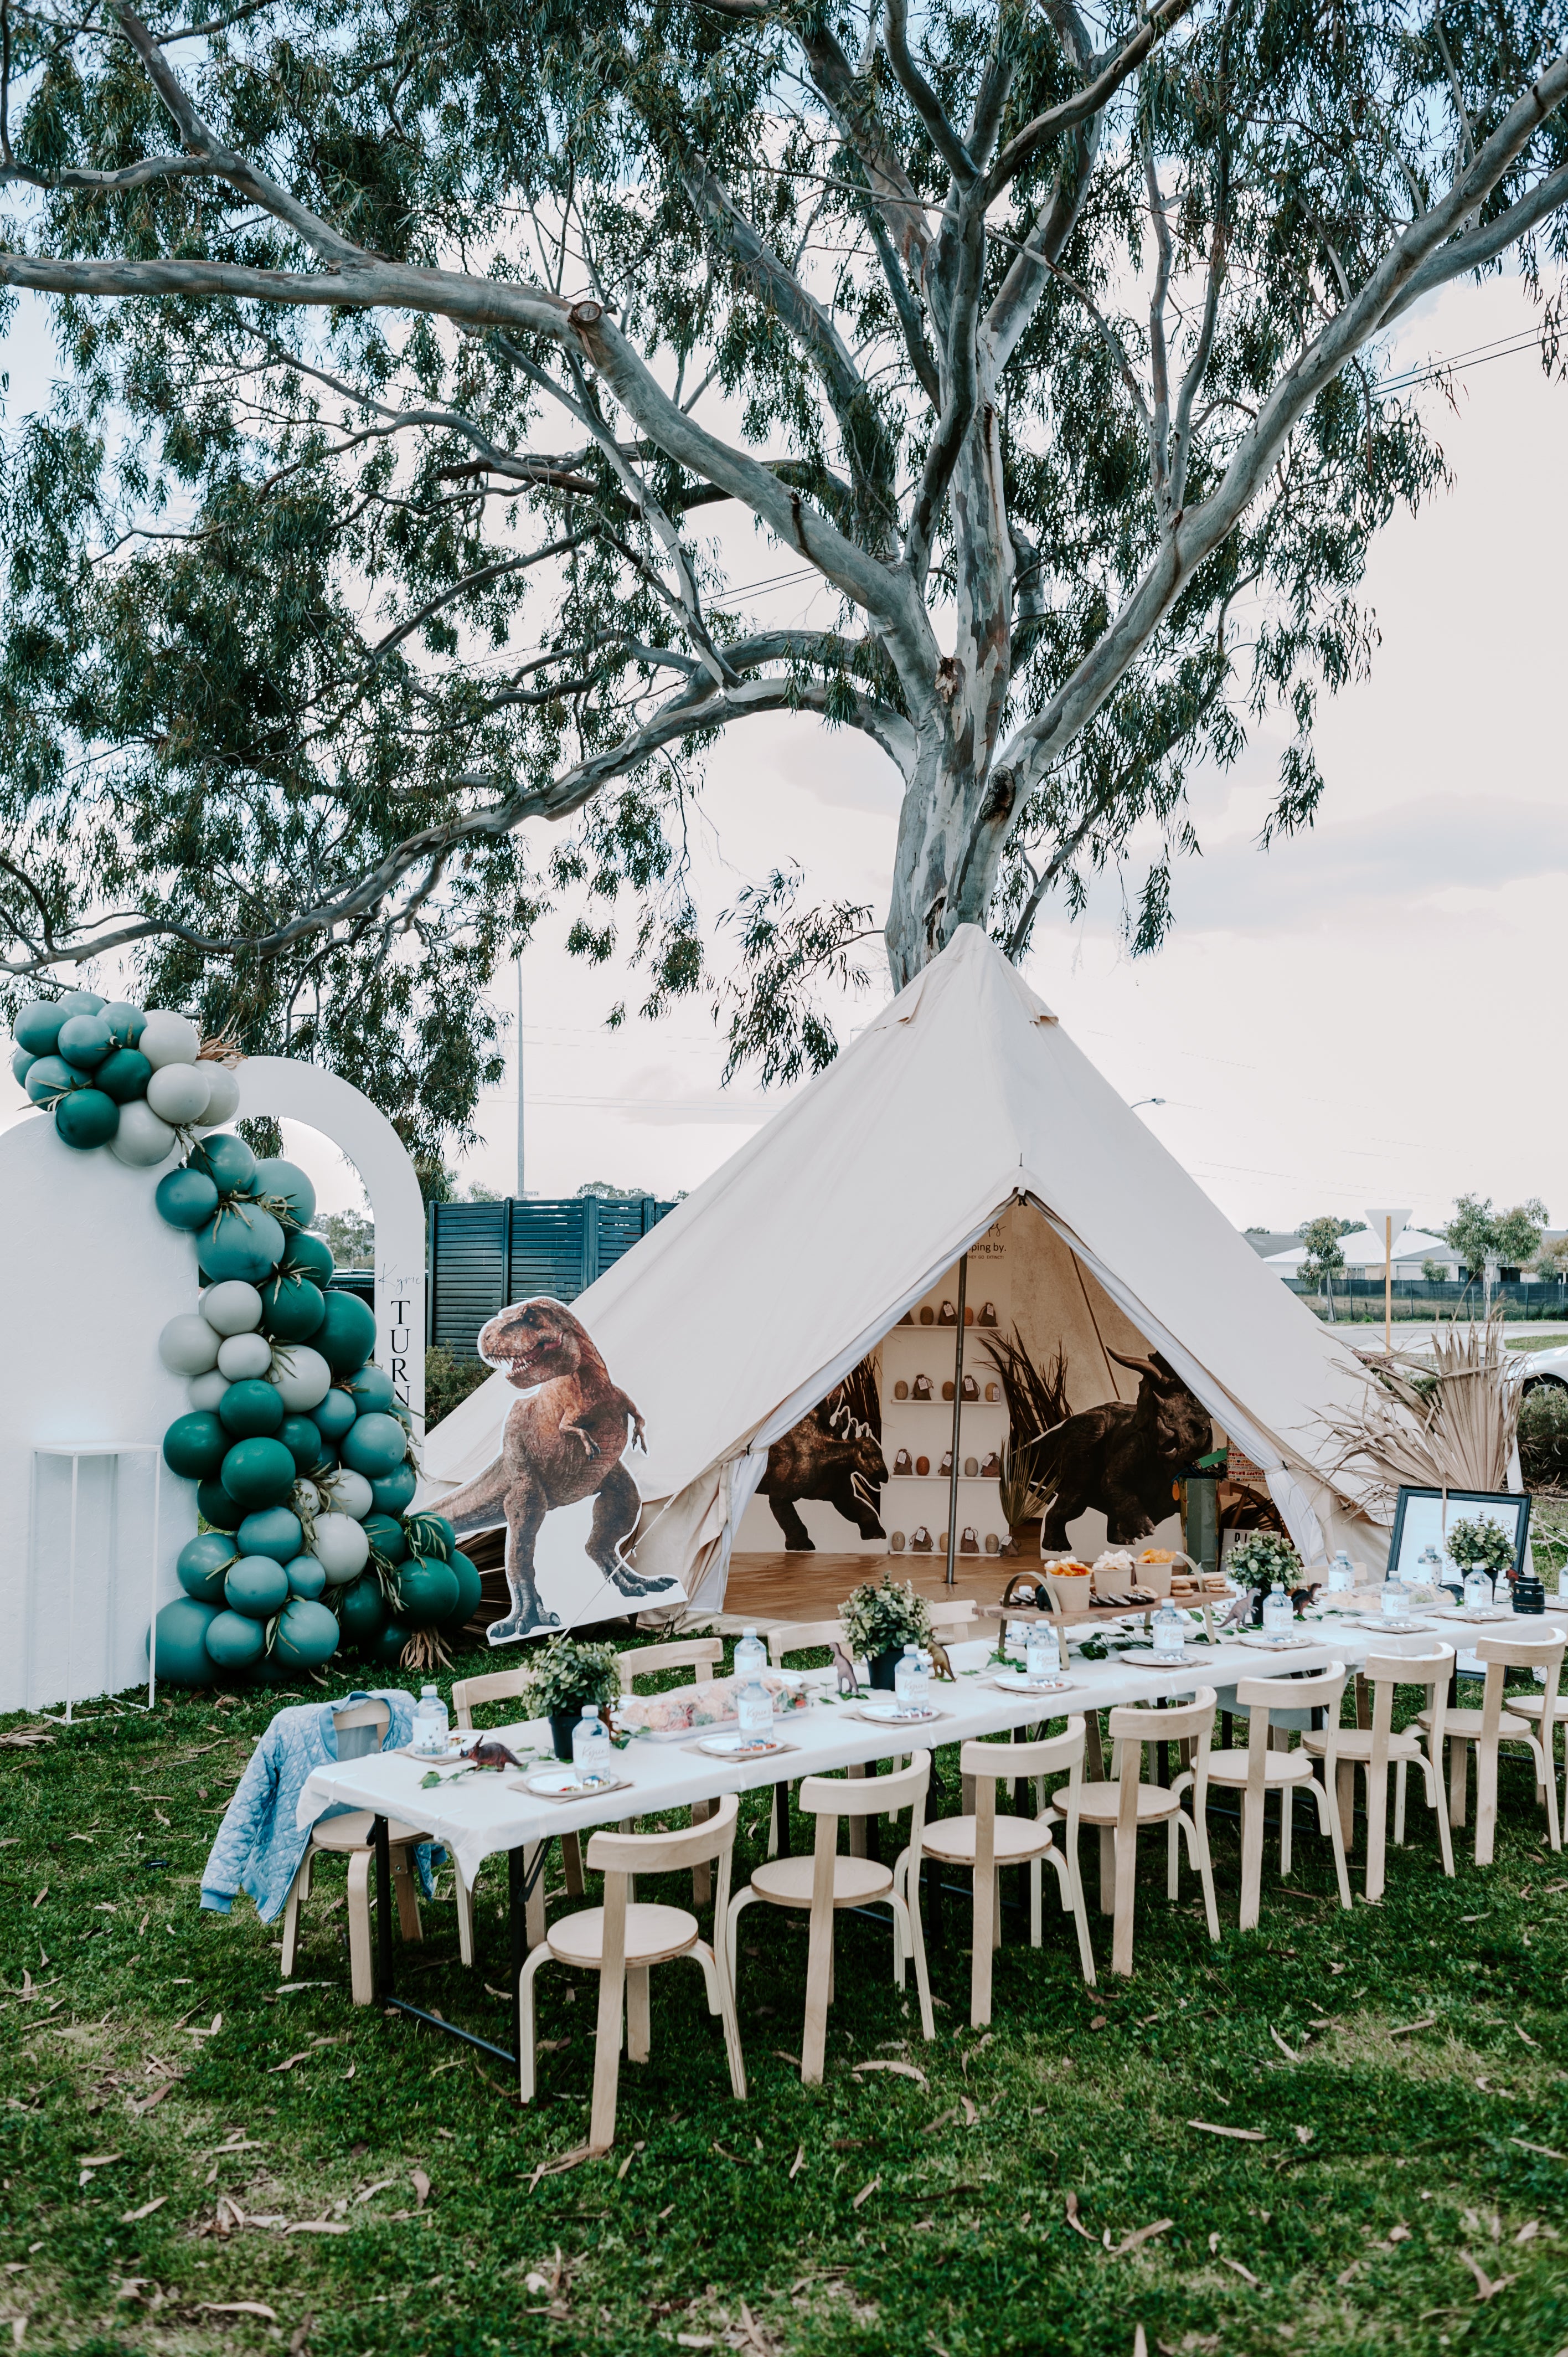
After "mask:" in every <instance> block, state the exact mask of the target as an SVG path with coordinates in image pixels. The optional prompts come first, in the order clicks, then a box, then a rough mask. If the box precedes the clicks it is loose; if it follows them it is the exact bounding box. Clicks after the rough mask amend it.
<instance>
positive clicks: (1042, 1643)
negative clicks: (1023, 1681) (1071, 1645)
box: [1024, 1620, 1061, 1686]
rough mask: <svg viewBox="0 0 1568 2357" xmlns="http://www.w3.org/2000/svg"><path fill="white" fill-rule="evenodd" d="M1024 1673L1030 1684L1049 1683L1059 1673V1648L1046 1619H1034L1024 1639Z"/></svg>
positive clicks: (1055, 1636) (1055, 1633) (1054, 1632)
mask: <svg viewBox="0 0 1568 2357" xmlns="http://www.w3.org/2000/svg"><path fill="white" fill-rule="evenodd" d="M1024 1675H1025V1676H1026V1678H1027V1679H1028V1681H1029V1684H1031V1685H1032V1686H1041V1685H1047V1684H1049V1682H1050V1681H1051V1679H1053V1678H1058V1677H1060V1675H1061V1648H1060V1647H1059V1646H1058V1643H1057V1632H1056V1631H1055V1630H1054V1629H1053V1628H1052V1627H1051V1624H1050V1622H1049V1621H1048V1620H1035V1621H1032V1622H1031V1623H1030V1625H1029V1632H1028V1634H1027V1636H1026V1638H1025V1640H1024Z"/></svg>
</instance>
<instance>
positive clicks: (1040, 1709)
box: [297, 1609, 1550, 2054]
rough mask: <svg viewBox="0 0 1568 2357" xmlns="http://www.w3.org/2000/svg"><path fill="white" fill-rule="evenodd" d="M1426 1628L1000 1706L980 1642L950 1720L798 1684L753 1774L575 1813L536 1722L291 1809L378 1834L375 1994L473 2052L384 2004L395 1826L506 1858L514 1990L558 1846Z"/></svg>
mask: <svg viewBox="0 0 1568 2357" xmlns="http://www.w3.org/2000/svg"><path fill="white" fill-rule="evenodd" d="M1420 1617H1421V1618H1422V1619H1423V1620H1425V1621H1426V1622H1427V1623H1428V1626H1427V1627H1426V1628H1425V1629H1424V1630H1423V1631H1420V1632H1414V1633H1409V1634H1404V1635H1395V1634H1385V1633H1384V1632H1383V1631H1381V1629H1380V1626H1379V1623H1378V1621H1377V1620H1376V1618H1375V1617H1367V1618H1361V1617H1355V1616H1352V1615H1349V1614H1338V1613H1331V1614H1324V1615H1322V1616H1321V1617H1319V1618H1316V1619H1315V1620H1310V1621H1308V1622H1307V1623H1305V1633H1310V1635H1311V1637H1312V1639H1313V1641H1312V1642H1311V1643H1310V1644H1308V1645H1305V1646H1299V1647H1294V1648H1292V1649H1291V1650H1289V1651H1281V1652H1269V1651H1265V1650H1263V1649H1262V1648H1261V1647H1258V1646H1252V1645H1245V1644H1241V1643H1239V1642H1237V1641H1235V1640H1234V1639H1230V1640H1229V1641H1225V1640H1222V1641H1219V1642H1218V1643H1214V1644H1207V1643H1195V1644H1189V1645H1188V1646H1187V1658H1186V1661H1185V1662H1184V1663H1182V1664H1181V1665H1180V1666H1179V1667H1176V1666H1171V1665H1164V1664H1156V1663H1154V1662H1153V1661H1152V1660H1151V1659H1150V1658H1149V1656H1148V1655H1147V1654H1146V1653H1144V1654H1142V1655H1138V1654H1134V1655H1133V1656H1131V1657H1129V1656H1126V1655H1123V1656H1122V1657H1120V1658H1118V1657H1115V1656H1112V1657H1111V1658H1109V1659H1106V1660H1103V1661H1088V1662H1086V1661H1082V1660H1080V1659H1079V1656H1078V1654H1077V1653H1076V1652H1074V1653H1073V1655H1072V1656H1071V1658H1070V1661H1069V1681H1070V1682H1069V1684H1068V1685H1067V1686H1066V1687H1065V1688H1063V1689H1061V1690H1059V1691H1056V1692H1050V1693H1042V1694H1029V1695H1026V1694H1011V1693H1005V1692H1004V1691H1003V1690H1002V1689H1001V1688H999V1687H998V1686H996V1685H994V1684H993V1683H992V1679H993V1675H994V1668H993V1665H992V1664H991V1663H990V1659H989V1657H990V1653H991V1650H992V1644H993V1640H992V1639H991V1638H983V1639H976V1640H972V1641H970V1642H968V1643H964V1644H959V1645H954V1646H950V1648H949V1655H950V1660H951V1662H952V1665H953V1668H954V1670H955V1671H956V1672H957V1676H956V1678H955V1679H954V1681H953V1683H952V1684H947V1683H946V1682H943V1683H942V1684H933V1686H932V1689H931V1694H932V1700H933V1701H934V1702H935V1703H936V1704H938V1706H940V1709H941V1710H942V1712H943V1714H944V1716H943V1717H941V1718H940V1719H936V1720H934V1721H929V1722H925V1723H922V1724H918V1725H908V1726H903V1727H898V1726H890V1725H887V1724H883V1725H880V1726H877V1725H873V1724H872V1723H871V1722H870V1721H869V1720H866V1719H865V1718H861V1717H857V1716H856V1715H855V1710H856V1706H854V1705H853V1704H850V1703H846V1702H840V1701H838V1700H837V1699H836V1690H835V1688H834V1683H833V1678H832V1673H831V1672H830V1671H820V1672H808V1673H807V1674H806V1684H807V1688H808V1691H809V1692H810V1693H811V1696H812V1699H811V1705H810V1706H809V1707H808V1708H807V1709H806V1710H804V1711H801V1712H799V1713H791V1714H790V1715H789V1717H787V1718H781V1719H779V1720H778V1721H777V1722H776V1731H777V1732H778V1733H779V1734H780V1735H781V1736H782V1737H783V1738H784V1739H785V1740H786V1741H787V1742H788V1743H789V1745H790V1746H791V1747H792V1748H791V1749H789V1751H782V1752H776V1753H773V1754H770V1755H769V1756H768V1757H767V1758H764V1759H759V1760H720V1759H715V1758H714V1757H713V1756H712V1755H710V1754H706V1753H703V1752H700V1751H697V1750H695V1749H693V1748H692V1747H693V1744H694V1743H695V1741H696V1740H697V1738H696V1736H695V1735H693V1736H692V1737H689V1738H682V1739H680V1740H675V1741H657V1740H654V1739H652V1738H648V1737H636V1738H633V1739H632V1741H631V1742H630V1743H628V1745H627V1746H626V1747H625V1749H622V1750H619V1751H617V1752H616V1753H615V1754H614V1755H613V1758H614V1762H615V1765H616V1766H617V1768H618V1770H619V1772H620V1774H621V1775H623V1776H624V1777H625V1778H626V1779H627V1783H626V1785H625V1786H624V1787H621V1788H619V1789H618V1790H615V1791H610V1792H601V1793H597V1794H590V1795H586V1796H585V1797H584V1798H583V1799H581V1800H574V1801H569V1802H561V1801H552V1800H547V1799H542V1798H540V1797H539V1796H537V1795H535V1794H532V1793H530V1792H526V1791H525V1790H523V1789H521V1787H522V1784H523V1781H524V1777H525V1775H526V1774H528V1773H531V1772H532V1770H534V1769H535V1768H536V1767H543V1766H545V1765H547V1764H548V1763H549V1762H550V1760H552V1759H553V1753H552V1750H551V1738H550V1728H549V1725H548V1722H547V1721H545V1720H543V1719H532V1720H529V1721H526V1722H521V1723H519V1724H516V1725H513V1726H510V1727H494V1728H489V1729H487V1730H486V1732H487V1734H489V1735H491V1736H493V1737H494V1738H496V1739H497V1740H498V1741H500V1742H503V1743H505V1744H506V1745H507V1746H508V1748H509V1749H510V1750H512V1751H513V1752H515V1753H516V1754H517V1755H518V1757H519V1759H520V1760H524V1761H525V1762H526V1763H527V1764H526V1766H525V1768H524V1770H522V1772H521V1773H520V1772H518V1771H516V1770H507V1771H505V1772H504V1773H502V1774H499V1775H498V1774H496V1773H494V1772H491V1771H488V1770H487V1771H482V1772H480V1773H478V1774H466V1775H462V1776H458V1777H456V1779H452V1778H450V1777H447V1778H444V1780H443V1781H442V1782H441V1783H440V1784H438V1785H433V1786H431V1787H430V1788H429V1789H428V1790H426V1789H425V1788H424V1783H423V1779H424V1776H425V1774H426V1773H427V1772H428V1768H429V1763H428V1762H427V1761H424V1760H415V1759H413V1758H411V1757H409V1756H408V1755H406V1754H403V1753H397V1752H380V1753H371V1755H370V1756H369V1757H367V1758H364V1759H360V1760H342V1761H339V1762H338V1764H337V1765H336V1766H335V1767H330V1768H318V1769H317V1770H315V1772H314V1773H313V1774H312V1775H311V1776H310V1777H309V1778H308V1779H307V1781H306V1785H305V1788H304V1791H303V1792H302V1793H301V1795H300V1799H299V1806H298V1813H297V1820H298V1823H299V1824H300V1825H301V1826H305V1825H308V1824H314V1822H315V1821H316V1819H317V1817H318V1816H320V1815H321V1814H322V1813H324V1812H325V1811H326V1810H328V1809H329V1808H332V1807H334V1806H336V1807H348V1808H352V1809H368V1810H370V1811H371V1813H372V1815H373V1816H374V1817H375V1819H376V1821H377V1841H378V1910H377V1912H378V1922H377V1973H378V1984H379V1994H380V1995H381V1997H382V1998H383V1999H384V2000H387V2001H390V2002H391V2003H392V2004H394V2005H395V2006H396V2007H398V2009H399V2010H400V2011H403V2012H408V2013H413V2014H415V2015H417V2018H420V2019H422V2020H426V2021H429V2022H431V2024H432V2026H433V2027H435V2028H439V2029H445V2030H446V2031H447V2032H448V2033H449V2034H452V2035H456V2036H458V2037H462V2038H465V2039H469V2042H471V2043H477V2044H479V2045H484V2046H487V2047H489V2050H490V2051H492V2052H495V2053H498V2054H504V2053H505V2050H504V2049H502V2048H496V2047H491V2046H489V2041H488V2040H472V2039H471V2038H470V2036H469V2033H467V2032H466V2031H463V2030H460V2029H457V2028H456V2025H454V2024H452V2023H449V2022H446V2021H436V2020H435V2018H434V2017H432V2016H430V2015H428V2014H420V2013H419V2012H418V2008H417V2007H412V2006H409V2005H407V2004H406V2003H405V2002H403V2001H402V2000H399V1999H397V1998H396V1997H394V1996H392V1932H391V1910H390V1900H389V1890H388V1888H387V1885H388V1880H389V1873H388V1861H387V1855H386V1833H385V1827H386V1822H387V1820H388V1819H389V1818H397V1819H400V1820H401V1821H402V1822H403V1824H414V1825H418V1826H420V1827H421V1828H422V1829H423V1830H424V1831H425V1832H428V1833H429V1834H431V1835H434V1836H435V1839H437V1840H438V1841H440V1842H442V1843H443V1844H445V1846H446V1848H448V1849H449V1850H450V1851H451V1852H452V1854H453V1857H454V1858H455V1860H456V1868H457V1871H458V1873H459V1874H460V1875H461V1876H462V1878H463V1880H464V1882H465V1884H466V1885H467V1887H468V1888H469V1889H472V1887H473V1883H474V1880H475V1878H476V1876H477V1875H478V1871H479V1868H480V1867H481V1866H482V1865H483V1864H484V1861H485V1860H486V1858H488V1857H494V1856H496V1855H498V1854H499V1853H503V1852H504V1853H505V1854H506V1856H507V1857H508V1861H509V1870H510V1873H509V1878H510V1899H511V1917H512V1926H511V1945H512V1952H513V1953H512V1985H513V1986H515V1985H516V1978H517V1973H518V1971H519V1970H520V1969H521V1964H522V1960H523V1955H524V1953H526V1941H525V1934H524V1912H525V1908H526V1904H527V1900H528V1898H529V1896H530V1894H531V1893H532V1889H533V1888H534V1886H535V1884H536V1882H537V1880H538V1878H539V1876H540V1874H541V1873H542V1868H543V1864H544V1859H545V1857H546V1855H547V1852H548V1845H549V1843H550V1842H551V1840H552V1839H553V1838H554V1837H555V1836H556V1835H562V1834H585V1833H590V1832H591V1831H592V1830H593V1829H594V1827H595V1826H596V1825H603V1824H620V1823H622V1822H623V1821H625V1820H628V1819H635V1818H638V1817H647V1816H653V1815H657V1814H659V1813H661V1812H663V1811H667V1810H672V1809H682V1808H690V1807H691V1805H692V1803H693V1802H702V1801H712V1800H717V1799H720V1798H722V1797H723V1796H724V1795H725V1793H728V1792H754V1791H759V1790H764V1789H768V1788H770V1787H772V1786H774V1785H776V1784H777V1783H778V1782H779V1781H780V1780H781V1779H788V1780H789V1781H790V1782H791V1783H793V1782H794V1781H796V1780H797V1779H798V1778H799V1777H801V1776H810V1775H816V1774H822V1773H826V1772H830V1771H831V1770H834V1769H843V1768H851V1767H863V1766H866V1765H868V1764H869V1763H870V1762H872V1761H873V1760H885V1759H886V1758H888V1757H889V1756H890V1755H891V1754H892V1753H894V1752H896V1751H898V1752H908V1751H910V1750H913V1749H933V1750H934V1749H938V1748H940V1746H942V1745H944V1744H949V1743H960V1742H963V1741H964V1740H966V1739H969V1738H974V1737H979V1736H986V1735H998V1734H1001V1733H1003V1732H1004V1731H1005V1730H1007V1729H1009V1728H1014V1727H1026V1726H1033V1725H1037V1724H1039V1723H1041V1722H1042V1721H1044V1720H1047V1719H1051V1718H1059V1717H1067V1716H1069V1715H1072V1714H1075V1713H1078V1712H1084V1713H1088V1712H1090V1711H1102V1710H1108V1709H1110V1708H1112V1706H1115V1705H1117V1704H1121V1703H1159V1702H1168V1701H1172V1700H1174V1699H1176V1698H1179V1697H1181V1696H1183V1695H1190V1694H1192V1693H1193V1692H1194V1691H1195V1690H1196V1689H1197V1687H1198V1686H1214V1687H1216V1688H1224V1687H1229V1686H1233V1685H1234V1684H1236V1682H1237V1680H1238V1679H1239V1678H1259V1677H1262V1678H1283V1679H1289V1678H1290V1677H1291V1676H1293V1675H1295V1674H1310V1673H1312V1672H1314V1671H1317V1670H1322V1669H1326V1667H1327V1665H1328V1664H1329V1663H1330V1662H1335V1661H1341V1662H1344V1663H1346V1664H1347V1665H1348V1666H1351V1667H1354V1666H1359V1663H1362V1662H1364V1661H1365V1659H1366V1658H1367V1655H1368V1654H1369V1652H1378V1653H1380V1654H1389V1653H1422V1652H1431V1651H1432V1650H1433V1649H1434V1646H1435V1645H1437V1644H1439V1643H1447V1644H1452V1645H1454V1646H1455V1649H1456V1650H1461V1649H1463V1648H1464V1647H1465V1645H1466V1640H1468V1641H1470V1642H1472V1643H1473V1642H1474V1640H1475V1638H1476V1637H1477V1635H1480V1634H1483V1633H1485V1632H1484V1631H1482V1630H1480V1629H1478V1628H1477V1627H1476V1626H1475V1625H1474V1624H1469V1623H1463V1622H1460V1623H1453V1624H1449V1623H1448V1615H1447V1614H1446V1613H1444V1611H1443V1610H1442V1609H1429V1610H1427V1611H1424V1612H1423V1613H1422V1614H1421V1616H1420ZM1493 1625H1494V1627H1495V1628H1496V1629H1498V1630H1499V1631H1500V1630H1502V1629H1504V1628H1508V1629H1510V1630H1511V1631H1513V1632H1514V1633H1516V1634H1521V1635H1522V1634H1526V1633H1530V1634H1539V1633H1544V1631H1545V1629H1546V1627H1547V1626H1548V1625H1550V1623H1549V1621H1545V1622H1543V1621H1542V1620H1539V1619H1535V1620H1528V1621H1527V1620H1524V1619H1523V1618H1522V1616H1520V1617H1517V1618H1512V1619H1510V1620H1507V1621H1498V1622H1496V1623H1494V1624H1493Z"/></svg>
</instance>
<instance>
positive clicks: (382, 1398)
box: [343, 1367, 397, 1415]
mask: <svg viewBox="0 0 1568 2357" xmlns="http://www.w3.org/2000/svg"><path fill="white" fill-rule="evenodd" d="M343 1388H344V1390H345V1391H346V1392H347V1393H348V1394H349V1398H350V1399H352V1400H355V1401H357V1402H358V1404H359V1409H360V1415H370V1414H371V1411H372V1410H375V1411H377V1412H378V1413H380V1412H382V1411H385V1412H387V1413H390V1412H391V1411H392V1409H394V1408H395V1407H396V1405H397V1394H396V1392H395V1391H393V1389H392V1377H391V1376H390V1375H389V1374H388V1373H387V1372H386V1369H385V1368H384V1367H361V1368H360V1372H359V1373H358V1374H357V1375H350V1376H349V1380H348V1382H347V1383H345V1384H344V1386H343Z"/></svg>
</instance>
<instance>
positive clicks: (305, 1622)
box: [274, 1596, 343, 1670]
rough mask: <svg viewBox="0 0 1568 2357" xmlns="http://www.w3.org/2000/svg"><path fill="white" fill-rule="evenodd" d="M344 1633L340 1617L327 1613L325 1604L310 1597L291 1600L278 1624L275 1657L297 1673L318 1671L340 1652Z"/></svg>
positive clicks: (298, 1597) (333, 1613) (296, 1597)
mask: <svg viewBox="0 0 1568 2357" xmlns="http://www.w3.org/2000/svg"><path fill="white" fill-rule="evenodd" d="M342 1633H343V1632H342V1631H341V1630H340V1629H339V1628H338V1616H337V1614H336V1613H335V1612H330V1611H328V1608H327V1606H326V1605H325V1604H317V1603H316V1602H315V1601H314V1599H313V1598H308V1597H304V1596H294V1597H291V1598H289V1600H288V1602H287V1603H286V1604H285V1606H284V1609H283V1615H282V1618H281V1619H280V1620H279V1621H278V1626H277V1636H276V1638H275V1639H274V1650H275V1652H276V1657H277V1659H278V1660H279V1661H283V1662H287V1663H289V1664H290V1666H291V1667H292V1668H294V1669H299V1670H316V1669H319V1668H320V1666H321V1664H322V1663H323V1662H329V1661H330V1660H331V1659H332V1656H333V1654H334V1653H335V1652H337V1651H338V1638H339V1637H340V1636H341V1635H342Z"/></svg>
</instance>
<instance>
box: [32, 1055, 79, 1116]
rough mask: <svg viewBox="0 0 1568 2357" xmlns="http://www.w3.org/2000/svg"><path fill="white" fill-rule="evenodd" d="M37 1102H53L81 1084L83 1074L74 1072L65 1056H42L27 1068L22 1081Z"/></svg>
mask: <svg viewBox="0 0 1568 2357" xmlns="http://www.w3.org/2000/svg"><path fill="white" fill-rule="evenodd" d="M22 1085H23V1087H24V1088H25V1089H26V1090H27V1094H28V1095H29V1096H30V1097H31V1098H32V1100H33V1103H35V1104H41V1105H47V1104H53V1103H54V1102H55V1100H56V1098H57V1097H61V1096H63V1095H64V1094H65V1092H66V1091H67V1090H68V1089H79V1088H81V1073H80V1072H73V1071H71V1069H70V1065H69V1064H68V1063H67V1062H66V1060H65V1058H64V1057H63V1056H40V1057H39V1058H38V1061H37V1062H36V1063H34V1064H30V1065H29V1066H28V1068H27V1079H26V1080H25V1081H24V1082H23V1083H22Z"/></svg>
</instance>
